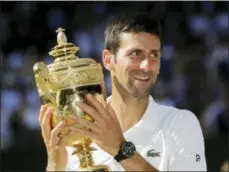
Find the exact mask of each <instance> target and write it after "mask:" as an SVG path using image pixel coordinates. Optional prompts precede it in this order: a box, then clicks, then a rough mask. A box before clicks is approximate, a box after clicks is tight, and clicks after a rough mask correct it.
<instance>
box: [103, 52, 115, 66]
mask: <svg viewBox="0 0 229 172" xmlns="http://www.w3.org/2000/svg"><path fill="white" fill-rule="evenodd" d="M112 57H113V54H112V53H111V51H109V50H107V49H104V50H103V52H102V60H103V65H104V67H105V68H106V69H107V70H109V71H111V70H112V68H113V60H112Z"/></svg>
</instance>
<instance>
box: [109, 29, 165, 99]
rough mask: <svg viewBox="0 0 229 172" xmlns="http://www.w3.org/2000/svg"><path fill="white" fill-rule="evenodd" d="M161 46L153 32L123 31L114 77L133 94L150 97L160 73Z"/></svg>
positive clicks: (138, 96) (114, 66) (139, 96)
mask: <svg viewBox="0 0 229 172" xmlns="http://www.w3.org/2000/svg"><path fill="white" fill-rule="evenodd" d="M160 47H161V42H160V40H159V38H158V37H156V36H154V35H152V34H149V33H146V32H139V33H122V34H121V35H120V48H119V49H118V52H117V53H116V56H115V57H114V58H115V63H114V64H113V70H112V72H111V73H112V77H115V78H116V80H117V83H118V84H119V85H120V86H121V87H122V88H124V90H125V91H127V92H128V93H129V94H131V95H132V96H134V97H136V98H145V97H148V96H149V94H150V90H151V88H152V86H153V84H154V83H155V82H156V79H157V75H158V74H159V69H160V51H161V50H160Z"/></svg>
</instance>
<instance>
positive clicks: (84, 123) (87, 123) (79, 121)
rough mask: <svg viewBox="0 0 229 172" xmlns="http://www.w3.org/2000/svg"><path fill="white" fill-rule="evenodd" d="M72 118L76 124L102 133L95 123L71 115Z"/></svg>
mask: <svg viewBox="0 0 229 172" xmlns="http://www.w3.org/2000/svg"><path fill="white" fill-rule="evenodd" d="M70 118H71V119H72V120H74V122H76V123H77V124H80V126H83V127H86V128H89V129H91V130H93V131H95V132H100V131H101V130H100V127H99V126H98V125H96V124H95V123H93V122H91V121H88V120H86V119H83V118H81V117H78V116H75V115H71V116H70Z"/></svg>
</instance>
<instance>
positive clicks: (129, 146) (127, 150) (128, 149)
mask: <svg viewBox="0 0 229 172" xmlns="http://www.w3.org/2000/svg"><path fill="white" fill-rule="evenodd" d="M135 151H136V148H135V146H134V144H133V143H131V142H125V143H124V144H123V145H122V153H123V155H124V156H126V157H131V156H133V155H134V152H135Z"/></svg>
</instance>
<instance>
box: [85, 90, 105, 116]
mask: <svg viewBox="0 0 229 172" xmlns="http://www.w3.org/2000/svg"><path fill="white" fill-rule="evenodd" d="M86 99H87V100H88V101H89V102H90V103H91V104H92V105H93V106H94V108H95V109H96V110H97V111H98V112H99V113H100V114H101V115H103V116H104V117H107V112H106V109H105V107H104V106H103V104H102V103H100V102H99V100H97V99H96V98H95V97H94V96H92V95H91V94H87V95H86Z"/></svg>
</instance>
